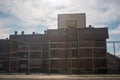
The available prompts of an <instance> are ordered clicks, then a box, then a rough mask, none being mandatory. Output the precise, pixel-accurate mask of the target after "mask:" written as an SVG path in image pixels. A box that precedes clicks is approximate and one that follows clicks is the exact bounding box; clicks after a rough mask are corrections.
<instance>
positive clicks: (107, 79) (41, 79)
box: [0, 74, 120, 80]
mask: <svg viewBox="0 0 120 80" xmlns="http://www.w3.org/2000/svg"><path fill="white" fill-rule="evenodd" d="M0 80H120V75H39V74H36V75H34V74H33V75H23V74H21V75H0Z"/></svg>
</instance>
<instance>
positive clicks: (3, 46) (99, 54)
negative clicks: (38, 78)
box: [0, 13, 108, 74]
mask: <svg viewBox="0 0 120 80" xmlns="http://www.w3.org/2000/svg"><path fill="white" fill-rule="evenodd" d="M85 19H86V18H85V14H84V13H80V14H59V15H58V29H48V30H46V31H45V33H44V34H36V33H35V32H33V33H32V34H24V31H22V32H21V34H18V33H17V31H15V34H13V35H10V38H9V39H7V40H0V72H9V73H11V72H26V73H30V72H31V73H36V72H38V73H48V74H50V73H59V74H91V73H93V74H95V73H107V72H108V71H107V70H108V67H107V51H106V39H107V38H108V29H107V28H94V27H92V26H89V27H86V20H85Z"/></svg>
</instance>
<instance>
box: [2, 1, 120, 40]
mask: <svg viewBox="0 0 120 80" xmlns="http://www.w3.org/2000/svg"><path fill="white" fill-rule="evenodd" d="M119 5H120V0H0V39H1V38H6V37H9V34H13V33H14V31H18V33H19V34H20V33H21V31H25V33H26V34H31V33H32V32H33V31H34V32H36V33H44V30H47V29H56V28H57V15H58V14H63V13H86V21H87V23H86V25H87V26H88V25H92V26H94V27H96V28H97V27H108V29H109V35H110V37H109V40H120V36H119V35H120V7H119Z"/></svg>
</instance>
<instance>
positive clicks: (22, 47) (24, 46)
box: [18, 44, 28, 49]
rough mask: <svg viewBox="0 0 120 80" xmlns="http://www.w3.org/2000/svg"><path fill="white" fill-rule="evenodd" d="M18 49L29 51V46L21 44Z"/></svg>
mask: <svg viewBox="0 0 120 80" xmlns="http://www.w3.org/2000/svg"><path fill="white" fill-rule="evenodd" d="M18 48H19V49H28V44H19V45H18Z"/></svg>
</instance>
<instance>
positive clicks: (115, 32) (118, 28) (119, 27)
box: [110, 24, 120, 35]
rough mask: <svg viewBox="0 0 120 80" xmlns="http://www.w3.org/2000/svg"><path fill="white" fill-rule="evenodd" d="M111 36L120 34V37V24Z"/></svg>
mask: <svg viewBox="0 0 120 80" xmlns="http://www.w3.org/2000/svg"><path fill="white" fill-rule="evenodd" d="M110 33H111V34H119V35H120V24H119V26H118V27H117V28H115V29H113V30H111V31H110Z"/></svg>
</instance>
